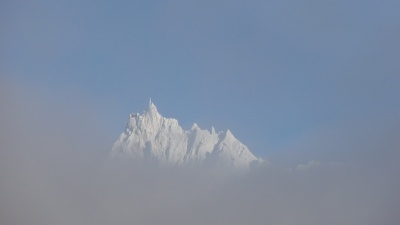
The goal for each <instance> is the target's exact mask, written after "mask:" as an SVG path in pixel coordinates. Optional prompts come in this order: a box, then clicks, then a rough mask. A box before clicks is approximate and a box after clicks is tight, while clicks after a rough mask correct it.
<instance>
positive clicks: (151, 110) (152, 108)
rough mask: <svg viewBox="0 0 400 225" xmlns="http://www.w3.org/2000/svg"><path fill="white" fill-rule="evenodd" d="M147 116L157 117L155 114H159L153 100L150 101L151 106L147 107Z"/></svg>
mask: <svg viewBox="0 0 400 225" xmlns="http://www.w3.org/2000/svg"><path fill="white" fill-rule="evenodd" d="M146 113H147V114H151V115H155V114H159V113H158V110H157V107H156V105H154V103H153V102H152V101H151V98H150V100H149V106H148V107H147V110H146Z"/></svg>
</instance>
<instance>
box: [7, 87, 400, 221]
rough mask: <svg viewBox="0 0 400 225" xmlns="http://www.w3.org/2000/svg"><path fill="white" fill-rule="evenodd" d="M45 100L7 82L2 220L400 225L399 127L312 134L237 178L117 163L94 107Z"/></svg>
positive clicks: (391, 123) (67, 99)
mask: <svg viewBox="0 0 400 225" xmlns="http://www.w3.org/2000/svg"><path fill="white" fill-rule="evenodd" d="M78 95H79V94H78ZM44 96H45V95H44V94H43V93H40V92H38V91H37V90H34V89H29V88H26V87H23V86H18V85H16V84H15V83H12V82H10V81H4V80H3V81H2V82H1V84H0V108H1V110H0V224H4V225H13V224H16V225H17V224H18V225H24V224H29V225H36V224H37V225H47V224H48V225H53V224H59V225H63V224H75V225H81V224H96V225H102V224H114V225H119V224H121V225H122V224H124V225H125V224H143V225H146V224H149V225H152V224H154V225H156V224H165V225H168V224H171V225H179V224H182V225H184V224H185V225H186V224H193V225H196V224H229V225H233V224H285V225H289V224H296V225H301V224H305V225H314V224H315V225H320V224H326V225H329V224H335V225H337V224H346V225H348V224H352V225H357V224H363V225H368V224H371V225H376V224H385V225H390V224H393V225H394V224H396V225H397V224H399V222H400V214H399V211H400V195H399V190H400V182H399V179H398V178H399V176H398V171H399V170H398V169H399V166H398V165H397V164H398V162H399V160H398V159H399V154H398V150H399V146H400V145H399V142H398V140H397V139H398V137H399V135H400V132H399V124H398V123H396V122H395V120H391V119H388V121H386V122H381V120H377V122H376V124H375V125H373V123H371V124H365V123H362V122H360V123H358V122H356V123H354V124H352V125H351V126H347V125H346V124H344V125H343V126H339V125H338V126H339V127H336V128H326V130H323V131H316V132H315V133H310V134H308V135H306V137H305V138H304V139H302V140H299V142H296V143H295V144H294V145H293V146H291V147H289V149H288V150H286V153H285V154H283V155H281V156H280V157H281V160H275V161H274V160H271V162H270V163H266V164H265V165H262V166H260V168H256V169H253V170H251V171H247V172H240V173H239V172H235V171H228V170H227V169H223V168H187V167H179V168H174V167H157V166H152V165H146V164H143V163H140V162H132V161H116V160H113V159H110V158H109V157H108V151H109V149H110V148H111V146H112V142H111V143H110V140H111V141H112V140H114V139H116V138H117V137H109V136H108V134H107V132H105V131H103V130H102V127H101V125H99V121H96V119H95V118H94V117H93V114H92V113H93V109H91V107H90V104H88V103H87V102H85V101H86V100H85V99H79V100H77V99H78V98H75V97H71V96H52V97H44ZM360 124H364V125H363V126H361V125H360ZM349 127H352V128H351V129H350V128H349ZM375 128H376V129H378V130H376V129H375ZM345 131H346V132H345ZM285 157H287V158H288V159H285ZM292 158H296V159H298V160H297V161H299V162H296V163H280V162H283V161H285V160H286V161H293V160H291V159H292ZM313 159H315V161H312V160H313ZM299 163H300V165H299Z"/></svg>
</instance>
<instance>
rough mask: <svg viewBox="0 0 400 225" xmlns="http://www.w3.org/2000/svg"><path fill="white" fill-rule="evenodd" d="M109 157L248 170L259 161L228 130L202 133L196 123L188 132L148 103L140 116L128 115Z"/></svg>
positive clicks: (212, 129) (212, 130)
mask: <svg viewBox="0 0 400 225" xmlns="http://www.w3.org/2000/svg"><path fill="white" fill-rule="evenodd" d="M111 156H112V157H122V158H126V157H131V158H135V159H145V160H146V161H151V162H157V163H161V164H168V165H169V164H172V165H185V164H190V165H208V164H221V165H229V166H233V167H237V168H249V166H250V163H252V162H253V163H254V162H255V161H259V160H261V159H257V158H256V157H255V156H254V155H253V154H252V153H251V152H250V150H249V149H248V148H247V147H246V146H245V145H243V144H242V143H241V142H240V141H239V140H237V139H236V138H235V137H234V136H233V134H232V133H231V131H229V130H228V131H226V132H218V133H217V132H216V131H215V129H214V127H212V128H211V131H208V130H202V129H201V128H200V127H199V126H198V125H197V124H196V123H195V124H193V126H192V128H191V129H190V130H189V131H185V130H183V129H182V127H180V126H179V123H178V121H177V120H176V119H171V118H165V117H163V116H161V114H160V113H159V112H158V110H157V107H156V106H155V105H154V104H153V103H152V102H151V100H150V102H149V106H148V109H147V110H146V111H145V112H144V113H143V114H139V113H135V114H130V116H129V120H128V122H127V124H126V126H125V131H124V132H123V133H122V134H121V135H120V137H119V139H118V140H117V141H116V142H115V143H114V146H113V148H112V151H111Z"/></svg>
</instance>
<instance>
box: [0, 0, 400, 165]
mask: <svg viewBox="0 0 400 225" xmlns="http://www.w3.org/2000/svg"><path fill="white" fill-rule="evenodd" d="M399 11H400V1H398V0H381V1H372V0H363V1H361V0H352V1H348V0H347V1H344V0H332V1H331V0H328V1H315V0H299V1H290V0H280V1H233V0H232V1H216V0H213V1H209V0H204V1H86V0H79V1H77V0H68V1H56V0H54V1H46V0H42V1H41V0H35V1H20V0H3V1H0V78H1V77H3V78H5V79H7V80H11V81H12V82H14V83H18V84H20V85H22V86H23V87H25V88H27V89H30V88H32V89H35V90H41V92H42V94H44V95H47V96H50V97H51V98H54V100H60V101H62V100H63V99H65V98H72V99H74V98H76V99H79V98H83V99H87V102H90V104H92V106H91V107H92V108H93V111H94V113H93V116H94V117H95V118H96V120H98V121H99V124H100V127H102V129H104V130H107V132H109V134H110V135H111V136H113V137H115V139H117V137H118V135H119V133H120V132H121V131H122V129H123V127H124V124H125V122H126V120H127V118H128V114H129V113H131V112H142V111H143V110H145V109H146V107H147V103H148V100H149V98H150V97H151V98H152V100H153V102H154V103H155V104H156V105H157V107H158V109H159V111H160V112H161V114H162V115H164V116H166V117H174V118H177V119H178V120H179V121H180V124H181V125H182V126H183V127H184V128H185V129H188V128H189V127H190V126H191V124H192V123H193V122H196V123H198V125H199V126H200V127H201V128H203V129H204V128H206V129H210V128H211V126H214V127H215V128H216V130H226V129H228V128H229V129H231V130H232V132H233V134H234V135H235V136H236V137H237V138H238V139H239V140H241V141H242V142H243V143H244V144H246V145H247V146H248V147H249V148H250V149H251V150H252V151H253V152H254V153H255V154H256V155H257V156H262V157H268V156H270V155H273V154H275V153H276V152H278V151H285V150H284V149H286V148H287V146H291V145H294V144H296V143H297V142H299V140H303V139H307V138H304V137H308V136H310V135H311V136H313V135H312V134H314V133H319V132H320V131H321V130H326V129H328V130H330V128H332V127H334V128H335V129H336V130H338V132H337V133H342V132H341V131H346V132H347V133H346V132H345V133H346V135H352V134H354V133H349V130H351V129H347V124H349V123H350V124H353V122H354V123H355V124H364V125H365V124H366V123H371V124H375V125H376V124H378V125H376V127H380V125H381V124H383V122H381V121H382V120H386V119H387V121H386V122H385V124H392V122H393V121H396V119H398V118H399V117H398V115H400V103H399V102H400V88H399V87H400V63H399V62H400V41H399V40H400V13H399ZM0 81H1V79H0ZM391 118H395V119H391ZM338 126H339V128H338ZM353 126H355V125H351V127H353ZM382 126H385V125H382ZM368 127H370V129H372V128H371V127H374V126H368ZM385 127H387V126H385ZM363 129H364V127H361V128H358V129H355V133H357V132H358V131H360V130H363ZM367 130H368V129H367ZM328 133H329V132H328ZM337 133H336V134H337ZM358 136H360V137H367V136H363V135H358ZM313 137H315V136H313ZM359 139H360V142H362V141H363V138H359ZM328 143H329V142H328ZM111 145H112V143H110V146H111Z"/></svg>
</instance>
